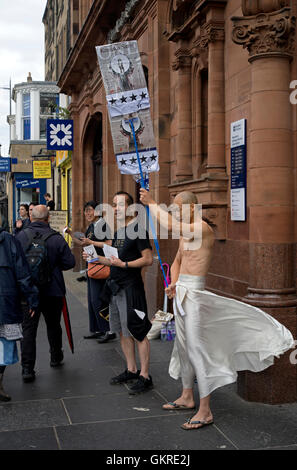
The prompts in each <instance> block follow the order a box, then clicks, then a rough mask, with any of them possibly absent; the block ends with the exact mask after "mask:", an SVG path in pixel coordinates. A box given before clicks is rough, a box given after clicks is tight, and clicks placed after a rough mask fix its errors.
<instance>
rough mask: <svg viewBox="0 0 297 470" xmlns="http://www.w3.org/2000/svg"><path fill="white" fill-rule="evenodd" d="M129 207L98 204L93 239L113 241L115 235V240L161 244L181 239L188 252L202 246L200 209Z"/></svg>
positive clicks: (185, 206)
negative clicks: (160, 242) (147, 239)
mask: <svg viewBox="0 0 297 470" xmlns="http://www.w3.org/2000/svg"><path fill="white" fill-rule="evenodd" d="M149 214H150V215H148V212H147V208H146V207H145V206H143V204H131V205H130V206H128V207H127V208H122V209H121V210H120V209H118V208H116V209H115V207H114V206H111V205H110V204H99V205H98V206H97V207H96V209H95V215H96V216H98V217H99V220H98V222H96V223H95V226H94V235H95V236H96V238H97V239H98V240H103V239H106V238H107V239H112V238H113V236H114V234H115V232H116V233H117V239H124V238H129V239H131V240H135V239H136V238H140V239H145V238H147V236H148V235H149V238H151V239H154V238H155V237H156V236H157V237H158V238H159V239H161V240H169V239H172V240H179V239H180V238H181V237H183V239H184V241H185V243H188V244H189V247H188V249H192V250H193V249H195V250H196V249H199V248H200V246H201V243H202V223H203V222H202V205H201V204H183V205H182V207H181V208H180V207H179V206H178V205H177V204H171V205H170V206H167V205H166V204H160V205H156V204H154V205H151V206H149ZM127 221H128V223H127Z"/></svg>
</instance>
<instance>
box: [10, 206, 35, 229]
mask: <svg viewBox="0 0 297 470" xmlns="http://www.w3.org/2000/svg"><path fill="white" fill-rule="evenodd" d="M30 205H31V204H30ZM19 214H20V218H19V219H17V220H16V221H15V223H14V226H13V234H14V235H17V234H18V233H19V232H20V231H21V230H23V229H25V228H27V227H29V225H30V217H29V206H28V204H21V205H20V210H19Z"/></svg>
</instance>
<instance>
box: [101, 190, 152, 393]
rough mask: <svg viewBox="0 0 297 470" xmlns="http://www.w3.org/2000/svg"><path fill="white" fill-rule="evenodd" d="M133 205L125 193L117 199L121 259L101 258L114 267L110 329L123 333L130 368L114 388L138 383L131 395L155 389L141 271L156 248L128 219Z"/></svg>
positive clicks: (110, 282)
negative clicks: (153, 248)
mask: <svg viewBox="0 0 297 470" xmlns="http://www.w3.org/2000/svg"><path fill="white" fill-rule="evenodd" d="M131 204H133V199H132V197H131V196H130V195H129V194H128V193H125V192H119V193H117V194H116V195H115V196H114V198H113V209H114V213H115V217H116V222H117V224H118V225H120V227H119V228H118V229H117V231H116V233H115V234H114V237H113V241H112V246H113V247H115V248H117V250H118V256H119V257H118V258H116V257H111V259H110V260H109V259H107V258H101V257H100V262H102V263H103V264H107V265H108V266H110V278H109V279H108V281H107V289H108V290H109V292H110V294H111V296H110V306H109V325H110V331H111V332H112V333H119V334H120V339H121V347H122V350H123V353H124V355H125V359H126V363H127V368H126V370H125V371H124V372H123V373H121V374H120V375H118V376H116V377H113V378H112V379H111V380H110V383H111V384H112V385H115V384H122V383H128V382H131V381H132V380H136V383H135V384H134V385H133V386H132V387H131V388H130V391H129V393H130V394H132V395H134V394H136V393H141V392H145V391H147V390H150V389H151V388H153V382H152V378H151V376H150V375H149V357H150V344H149V341H148V339H147V337H146V335H147V333H148V332H149V330H150V328H151V323H150V321H149V319H148V315H147V305H146V299H145V292H144V285H143V280H142V276H141V270H142V268H143V267H145V266H150V265H152V263H153V257H152V248H151V245H150V241H149V238H148V234H147V232H146V231H145V229H142V228H141V227H139V225H138V223H137V220H135V219H133V217H129V216H127V208H128V206H129V205H131ZM135 344H137V348H138V354H139V359H140V365H141V369H140V370H137V365H136V358H135Z"/></svg>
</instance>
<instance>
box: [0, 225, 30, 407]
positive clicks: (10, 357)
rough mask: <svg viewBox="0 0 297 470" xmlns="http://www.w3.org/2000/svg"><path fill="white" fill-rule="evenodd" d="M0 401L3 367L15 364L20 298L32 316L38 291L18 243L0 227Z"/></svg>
mask: <svg viewBox="0 0 297 470" xmlns="http://www.w3.org/2000/svg"><path fill="white" fill-rule="evenodd" d="M0 289H1V295H0V401H9V400H11V397H10V396H9V395H8V394H7V393H6V392H5V391H4V388H3V377H4V371H5V369H6V366H7V365H10V364H14V363H15V362H17V361H18V353H17V346H16V341H17V340H20V339H21V338H22V327H21V323H22V321H23V311H22V306H21V297H22V296H23V297H24V298H25V299H26V301H27V303H28V312H29V314H30V316H32V317H34V314H35V311H36V309H37V307H38V289H37V287H36V286H34V285H33V283H32V279H31V273H30V270H29V266H28V263H27V261H26V258H25V256H24V253H23V250H22V248H21V245H20V243H19V241H18V240H17V239H16V238H15V237H13V236H12V235H11V234H9V233H7V232H5V231H4V229H3V228H0Z"/></svg>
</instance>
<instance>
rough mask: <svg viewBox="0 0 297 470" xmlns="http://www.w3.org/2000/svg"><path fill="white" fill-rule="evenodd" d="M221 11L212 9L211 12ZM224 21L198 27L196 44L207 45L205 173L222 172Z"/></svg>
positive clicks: (223, 144) (221, 12)
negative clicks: (206, 148) (206, 150)
mask: <svg viewBox="0 0 297 470" xmlns="http://www.w3.org/2000/svg"><path fill="white" fill-rule="evenodd" d="M218 13H219V14H220V15H222V16H223V11H221V10H219V12H218V11H216V10H214V15H218ZM224 39H225V33H224V21H223V20H222V21H218V20H217V19H215V20H210V21H209V22H208V23H206V24H205V25H204V26H203V27H202V29H201V36H200V38H199V39H198V41H197V46H198V48H199V49H200V50H201V51H203V49H205V48H207V49H208V152H207V173H212V174H213V173H225V170H226V164H225V68H224Z"/></svg>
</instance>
